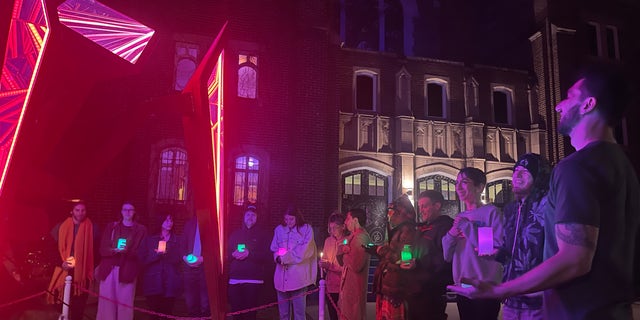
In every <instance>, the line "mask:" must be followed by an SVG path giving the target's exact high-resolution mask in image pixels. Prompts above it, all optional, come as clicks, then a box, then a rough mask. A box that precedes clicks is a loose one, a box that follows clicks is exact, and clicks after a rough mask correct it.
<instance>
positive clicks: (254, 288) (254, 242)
mask: <svg viewBox="0 0 640 320" xmlns="http://www.w3.org/2000/svg"><path fill="white" fill-rule="evenodd" d="M257 219H258V214H257V213H256V207H255V206H251V205H250V206H248V207H247V209H246V210H245V213H244V223H243V224H242V228H240V229H239V230H236V231H235V232H234V233H233V234H231V237H230V238H229V241H228V247H227V252H228V254H229V258H228V261H230V266H229V303H230V304H231V312H234V311H239V310H245V309H249V308H253V307H255V306H257V304H258V297H259V294H260V292H262V289H263V286H264V279H265V274H266V273H265V265H266V264H267V263H269V262H270V261H271V250H270V249H269V244H270V236H269V235H268V234H267V233H266V232H265V231H264V230H263V229H261V228H259V227H256V221H257ZM234 319H243V320H245V319H246V320H255V319H256V312H255V311H254V312H247V313H243V314H239V315H236V316H234Z"/></svg>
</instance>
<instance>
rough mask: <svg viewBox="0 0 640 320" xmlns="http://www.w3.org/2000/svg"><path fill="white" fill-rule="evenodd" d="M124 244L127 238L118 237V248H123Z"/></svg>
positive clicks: (125, 244)
mask: <svg viewBox="0 0 640 320" xmlns="http://www.w3.org/2000/svg"><path fill="white" fill-rule="evenodd" d="M126 246H127V239H125V238H120V239H118V245H117V248H118V250H124V248H125V247H126Z"/></svg>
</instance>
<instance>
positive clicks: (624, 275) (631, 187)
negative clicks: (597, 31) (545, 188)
mask: <svg viewBox="0 0 640 320" xmlns="http://www.w3.org/2000/svg"><path fill="white" fill-rule="evenodd" d="M629 93H630V92H629V91H628V89H627V86H626V81H625V79H624V77H623V76H622V75H621V73H620V72H619V71H617V70H615V69H614V66H606V67H591V68H587V69H585V70H583V72H582V73H581V74H580V76H579V77H578V78H577V81H576V82H575V83H574V84H573V85H572V86H571V88H569V90H568V96H567V98H566V99H564V100H562V101H561V102H560V103H559V104H558V105H557V106H556V108H555V109H556V111H557V112H558V113H560V123H559V128H558V130H559V132H560V133H562V134H565V135H569V137H570V138H571V145H572V146H573V147H574V148H575V149H576V150H577V151H576V152H575V153H573V154H571V155H570V156H568V157H567V158H565V159H563V160H562V161H561V162H560V163H558V164H557V166H556V167H555V169H554V171H553V173H552V176H551V183H550V186H549V187H550V188H549V203H550V205H551V208H552V210H553V211H552V214H550V215H549V216H547V217H545V232H546V243H545V258H547V259H546V260H545V261H544V262H543V263H541V264H540V265H538V266H537V267H536V268H534V269H533V270H531V271H529V272H527V273H525V274H524V275H522V276H521V277H519V278H517V279H514V280H512V281H508V282H505V283H502V284H501V285H493V284H490V283H487V282H481V281H477V280H473V279H467V280H469V281H470V282H471V284H473V287H472V288H461V287H457V286H450V289H451V290H454V291H456V292H458V293H460V294H464V295H466V296H469V297H472V298H486V297H499V298H504V297H509V296H515V295H520V294H523V293H532V292H536V291H540V290H545V292H544V310H545V319H631V318H632V313H631V302H632V299H633V280H634V279H633V277H634V272H636V269H634V254H635V251H636V245H637V236H638V226H639V224H640V214H639V213H640V186H639V183H638V178H637V175H636V172H635V171H634V169H633V165H632V164H631V162H630V161H629V159H628V158H627V157H626V155H625V153H624V151H623V149H622V148H621V147H620V146H618V145H617V143H616V140H615V137H614V130H613V128H614V127H615V126H616V125H617V124H618V123H619V122H620V119H621V118H622V117H623V114H624V110H625V107H626V106H627V104H628V103H629V101H630V99H629Z"/></svg>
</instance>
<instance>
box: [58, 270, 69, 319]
mask: <svg viewBox="0 0 640 320" xmlns="http://www.w3.org/2000/svg"><path fill="white" fill-rule="evenodd" d="M71 279H72V277H71V276H67V277H66V278H64V294H63V295H62V315H61V316H60V318H59V319H61V320H67V319H69V300H71Z"/></svg>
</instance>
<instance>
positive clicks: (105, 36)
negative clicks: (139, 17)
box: [58, 0, 155, 63]
mask: <svg viewBox="0 0 640 320" xmlns="http://www.w3.org/2000/svg"><path fill="white" fill-rule="evenodd" d="M58 17H59V19H60V23H62V24H64V25H65V26H67V27H69V28H70V29H71V30H73V31H75V32H77V33H79V34H81V35H82V36H84V37H85V38H87V39H89V40H91V41H93V42H95V43H96V44H98V45H99V46H101V47H103V48H105V49H107V50H109V51H111V52H112V53H114V54H115V55H118V56H120V57H121V58H123V59H125V60H127V61H129V62H131V63H136V62H137V61H138V59H139V58H140V55H142V52H143V51H144V49H145V48H146V47H147V44H148V43H149V40H151V37H152V36H153V34H154V33H155V31H154V30H153V29H151V28H149V27H147V26H145V25H143V24H141V23H139V22H138V21H136V20H134V19H131V18H129V17H128V16H126V15H124V14H122V13H120V12H118V11H116V10H113V9H111V8H109V7H107V6H105V5H103V4H101V3H99V2H97V1H94V0H67V1H65V2H64V3H63V4H61V5H60V6H58Z"/></svg>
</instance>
